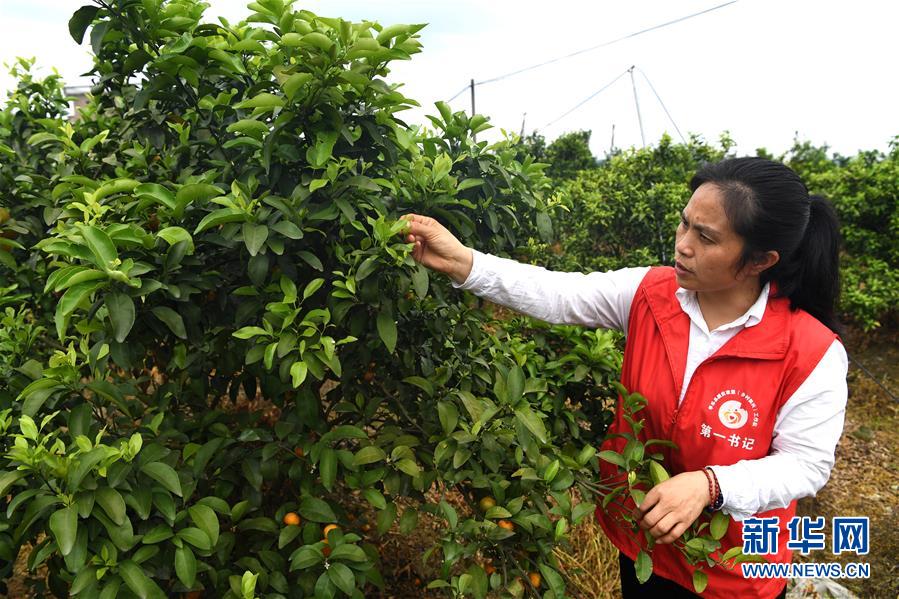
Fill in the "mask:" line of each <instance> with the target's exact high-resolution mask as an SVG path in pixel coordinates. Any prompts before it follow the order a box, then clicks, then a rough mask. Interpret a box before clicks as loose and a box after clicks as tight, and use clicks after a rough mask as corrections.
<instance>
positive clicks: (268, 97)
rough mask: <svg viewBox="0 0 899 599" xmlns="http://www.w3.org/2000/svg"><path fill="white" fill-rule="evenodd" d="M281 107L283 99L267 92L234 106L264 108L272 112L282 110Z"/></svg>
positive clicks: (239, 107)
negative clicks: (277, 109) (276, 109)
mask: <svg viewBox="0 0 899 599" xmlns="http://www.w3.org/2000/svg"><path fill="white" fill-rule="evenodd" d="M283 106H284V98H282V97H281V96H276V95H274V94H270V93H268V92H262V93H261V94H257V95H255V96H253V97H252V98H250V99H249V100H244V101H243V102H240V103H239V104H237V105H236V106H234V108H238V109H242V108H266V109H269V110H272V109H275V108H282V107H283Z"/></svg>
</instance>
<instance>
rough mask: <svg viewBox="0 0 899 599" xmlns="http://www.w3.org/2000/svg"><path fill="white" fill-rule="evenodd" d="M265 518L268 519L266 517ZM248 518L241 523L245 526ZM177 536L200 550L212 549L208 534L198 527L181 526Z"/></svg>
mask: <svg viewBox="0 0 899 599" xmlns="http://www.w3.org/2000/svg"><path fill="white" fill-rule="evenodd" d="M266 520H268V519H267V518H266ZM247 522H249V520H246V521H245V522H244V523H243V524H244V526H246V524H247ZM178 538H179V539H184V540H185V541H187V542H188V543H190V544H191V545H193V546H194V547H196V548H197V549H199V550H200V551H209V550H210V549H212V543H211V542H210V541H209V535H207V534H206V533H205V532H203V531H202V530H200V529H199V528H196V527H193V526H188V527H187V528H182V529H181V530H179V531H178Z"/></svg>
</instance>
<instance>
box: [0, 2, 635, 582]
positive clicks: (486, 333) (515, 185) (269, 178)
mask: <svg viewBox="0 0 899 599" xmlns="http://www.w3.org/2000/svg"><path fill="white" fill-rule="evenodd" d="M203 9H204V5H203V4H202V3H199V2H194V1H192V0H173V1H171V2H159V1H145V2H136V1H132V0H120V1H117V2H108V3H107V2H99V3H97V4H95V5H89V6H84V7H82V8H80V9H79V10H78V11H77V12H76V13H75V14H74V15H73V17H72V19H71V22H70V30H71V32H72V35H73V37H74V38H75V40H76V41H79V42H80V41H81V40H82V39H83V38H84V36H85V35H89V40H90V43H91V45H92V47H93V50H94V53H95V57H96V58H95V64H94V75H95V85H94V87H93V89H92V93H93V97H92V100H91V102H90V104H89V106H88V107H87V108H85V109H84V110H83V111H82V112H81V114H80V118H79V119H78V120H77V121H75V122H69V121H68V120H66V119H65V117H64V112H65V110H64V108H65V102H64V98H63V96H62V94H61V89H60V87H59V82H58V80H57V79H47V80H43V81H38V80H36V79H34V78H32V77H31V75H30V74H29V73H28V68H27V67H28V65H27V63H23V64H21V65H20V67H19V68H20V72H19V73H18V74H19V81H20V83H19V87H18V88H17V90H15V91H14V92H13V93H12V95H11V96H10V99H9V101H8V102H7V104H6V106H5V107H4V111H3V113H2V119H3V120H2V122H0V134H2V137H0V152H2V153H3V167H2V179H0V181H2V185H3V195H4V204H5V205H6V207H5V208H4V210H5V212H4V213H3V223H2V227H3V231H4V236H3V239H4V241H3V242H2V243H3V247H2V249H3V253H2V268H3V269H4V270H3V277H4V281H3V285H2V289H3V294H2V303H3V305H4V306H6V308H5V314H4V318H5V320H4V324H5V327H4V333H3V338H2V339H0V342H2V343H3V345H2V347H4V349H5V350H7V351H5V352H4V356H3V368H4V372H5V373H6V374H7V375H8V376H6V377H4V381H3V382H2V383H0V385H2V390H0V402H2V404H0V432H2V434H3V437H2V439H3V441H2V443H3V457H2V465H3V474H2V475H0V497H4V498H5V501H6V509H5V510H4V513H3V514H2V515H0V553H2V557H3V558H4V559H3V561H4V563H5V564H9V565H8V566H4V568H5V571H4V574H8V573H9V570H10V568H11V564H12V562H13V560H14V559H15V557H16V555H17V554H18V550H19V548H20V547H21V546H22V545H23V544H25V543H29V544H30V545H31V549H30V551H29V553H28V558H27V565H28V566H29V567H30V568H37V567H38V566H40V565H42V564H46V565H48V566H49V577H48V584H49V587H50V590H51V591H52V592H53V593H55V594H57V595H58V596H64V595H75V596H102V597H117V596H130V595H137V596H140V597H146V596H164V595H170V594H172V593H178V592H184V593H187V592H190V591H196V590H200V589H203V590H205V591H206V592H207V593H208V594H209V596H252V595H254V594H257V595H261V596H313V595H314V596H320V597H331V596H354V597H361V596H363V589H365V588H366V586H367V585H375V586H383V584H384V581H383V578H382V575H381V573H380V569H379V555H378V551H377V537H378V535H379V534H383V533H385V532H387V530H388V529H390V528H391V527H393V526H398V527H399V528H400V529H401V530H403V531H409V530H411V529H412V528H414V527H415V526H416V523H417V520H418V519H419V518H420V517H426V516H427V517H433V518H437V519H440V520H442V521H443V522H444V523H445V534H444V535H443V536H442V538H439V539H436V540H435V550H436V552H437V553H436V554H435V557H437V558H438V562H439V564H440V567H439V568H438V570H437V571H436V574H435V577H434V578H435V580H434V581H433V583H432V584H433V586H434V587H446V588H447V589H448V592H450V593H452V594H456V595H463V594H472V593H473V594H475V595H477V596H484V595H485V594H486V593H487V591H488V588H492V589H498V590H499V589H507V592H511V593H513V594H515V593H517V594H518V595H521V594H523V593H524V592H525V585H527V586H528V588H530V590H531V591H536V592H540V593H541V594H542V593H543V592H552V593H555V596H562V594H563V592H564V591H563V588H564V583H563V582H562V579H561V577H560V575H559V573H558V572H557V571H556V570H555V569H554V567H553V561H552V558H551V550H552V547H553V546H554V545H555V544H556V543H557V542H559V541H561V540H563V539H564V536H565V532H566V529H567V526H568V523H570V522H572V521H575V520H577V519H579V518H581V517H583V516H584V515H586V514H587V513H588V512H589V511H590V510H589V508H587V507H584V506H582V507H581V508H580V509H579V508H577V507H573V506H572V505H571V501H570V498H569V495H568V493H569V491H570V490H571V489H572V487H573V486H574V484H575V473H590V472H593V470H594V466H595V458H594V455H593V454H594V450H593V449H592V447H593V445H594V444H595V443H596V442H597V439H598V437H599V435H601V432H602V430H603V423H604V422H607V420H608V419H607V418H604V417H603V416H602V411H601V410H593V411H594V412H596V414H594V416H595V419H594V420H595V423H596V427H595V428H594V429H593V430H592V431H589V430H587V429H588V427H589V418H588V416H587V415H586V414H585V413H584V412H582V411H579V410H578V409H577V407H576V406H575V407H572V406H571V405H566V404H565V401H566V399H567V397H568V393H567V392H566V386H568V385H570V384H572V385H584V384H585V383H587V382H588V381H589V382H591V384H590V385H589V387H590V388H591V389H592V390H591V391H589V396H590V397H589V398H592V397H602V396H603V395H604V394H605V395H606V396H611V394H612V391H611V388H610V387H609V385H608V382H609V380H610V378H611V377H614V375H615V372H616V369H617V365H618V364H617V360H618V359H619V358H618V354H617V352H616V351H615V349H614V346H613V343H612V342H611V340H610V338H608V336H605V335H602V334H592V333H590V334H587V336H586V337H585V338H584V340H582V339H581V337H580V335H574V336H572V334H571V333H570V332H565V333H562V332H552V331H546V332H544V333H542V334H541V335H540V339H541V341H540V342H536V341H534V340H530V341H527V342H526V341H524V340H523V339H522V338H521V337H520V336H518V337H514V338H513V337H510V336H509V335H506V334H504V333H502V332H501V331H497V330H496V329H495V328H491V325H490V322H491V320H490V318H489V315H488V314H487V313H485V312H484V311H483V310H481V309H479V308H478V307H477V306H469V305H467V304H466V303H465V302H464V301H462V300H463V297H462V296H461V295H460V294H459V293H458V292H454V291H451V290H450V289H449V286H448V285H447V282H446V281H444V280H433V279H432V278H431V277H430V276H429V274H428V273H427V272H426V271H425V270H424V269H423V268H421V267H418V266H417V265H415V263H414V261H413V260H412V259H411V257H410V256H409V247H408V246H407V245H406V244H404V243H402V240H401V237H400V236H399V235H398V234H399V233H400V232H401V229H402V226H403V225H402V223H401V222H398V221H397V217H398V216H399V215H400V214H402V213H404V212H408V211H412V210H415V211H419V212H424V213H428V214H432V215H434V216H436V217H438V218H441V219H443V220H444V222H447V223H448V224H449V225H450V226H452V227H453V228H454V230H455V231H457V232H458V233H459V235H460V237H462V238H463V239H465V240H466V241H468V242H471V243H477V244H478V245H479V246H480V247H484V248H485V249H488V250H490V251H494V252H498V253H504V252H508V251H510V250H511V249H513V248H514V247H515V246H516V245H517V244H519V243H520V240H519V239H518V237H517V235H518V231H519V229H520V228H521V227H522V226H523V225H529V224H531V221H532V220H533V219H535V218H536V215H539V214H541V212H543V211H545V208H546V206H545V202H544V199H543V195H542V190H543V189H544V187H545V185H546V180H545V178H544V177H543V176H542V166H540V165H537V164H534V163H533V161H532V160H524V161H519V160H516V159H515V152H514V150H513V149H512V148H511V147H510V144H509V143H508V142H501V143H499V144H495V145H492V146H488V145H487V144H486V143H483V142H482V143H475V142H474V141H473V140H472V136H473V134H474V133H477V132H479V131H482V130H483V129H484V128H486V127H488V126H489V125H488V124H487V122H486V119H485V118H483V117H480V116H474V117H471V118H469V117H468V116H466V115H464V114H463V113H453V112H452V111H451V110H450V109H449V108H448V107H447V106H445V105H443V104H438V106H437V108H438V110H437V112H438V114H437V115H435V116H433V117H432V123H433V125H434V130H424V129H421V128H417V127H411V126H409V125H408V124H406V123H405V122H403V121H402V120H401V119H400V118H399V116H398V114H399V113H400V111H402V110H403V109H406V108H408V107H410V106H412V105H415V102H414V101H413V100H411V99H408V98H406V97H404V96H403V95H402V94H401V93H400V92H399V91H398V89H397V86H395V85H389V84H387V83H385V81H384V77H385V76H386V74H387V72H388V69H387V65H388V64H389V63H390V62H391V61H393V60H399V59H408V58H409V57H410V56H411V55H412V54H414V53H416V52H418V51H419V48H420V44H419V42H418V41H417V39H416V37H417V36H416V32H417V31H419V29H420V28H421V26H419V25H394V26H390V27H382V26H380V25H378V24H376V23H371V22H361V23H351V22H348V21H344V20H342V19H337V18H324V17H319V16H316V15H314V14H312V13H310V12H308V11H297V10H294V9H293V8H292V7H291V6H289V5H285V4H284V3H282V2H281V1H280V0H264V1H262V2H259V3H253V4H251V5H250V9H251V11H252V13H251V14H250V15H249V16H248V18H247V20H246V21H242V22H240V23H236V24H231V23H229V22H227V21H225V20H220V21H219V22H218V23H204V22H202V16H203ZM6 232H10V234H9V235H6ZM548 339H555V340H556V341H555V344H556V347H551V346H550V343H549V341H548ZM572 344H587V345H590V346H591V347H593V346H595V345H596V344H598V346H597V347H598V348H599V351H591V352H587V353H585V354H584V355H583V356H581V357H571V358H568V359H561V357H562V355H563V354H564V351H565V348H566V347H571V346H572ZM547 364H549V366H548V367H547ZM543 367H546V368H543ZM548 373H552V376H548ZM242 398H245V399H244V400H243V403H241V401H242ZM585 399H587V398H586V397H585ZM260 405H261V406H263V407H262V408H259V409H256V408H257V407H259V406H260ZM435 489H440V490H444V491H446V490H453V491H454V492H455V493H456V494H457V496H459V497H463V498H464V499H465V501H466V502H468V506H469V507H470V508H471V509H467V510H466V509H464V507H465V506H464V505H463V506H461V508H462V509H459V507H460V506H457V507H453V506H451V505H450V503H448V502H447V501H446V500H444V499H443V498H442V496H441V494H440V493H437V494H435V493H434V490H435ZM478 505H480V507H481V508H484V509H479V508H478ZM360 512H364V517H365V518H367V517H368V516H369V515H370V516H371V520H372V523H371V524H373V525H374V526H373V527H369V525H368V524H367V523H366V524H364V525H363V524H362V523H361V520H362V517H357V515H358V513H360ZM431 514H432V516H431ZM488 570H489V571H490V574H489V575H488ZM245 573H246V575H244V574H245ZM528 574H532V576H528ZM535 583H536V584H535ZM548 589H551V591H548Z"/></svg>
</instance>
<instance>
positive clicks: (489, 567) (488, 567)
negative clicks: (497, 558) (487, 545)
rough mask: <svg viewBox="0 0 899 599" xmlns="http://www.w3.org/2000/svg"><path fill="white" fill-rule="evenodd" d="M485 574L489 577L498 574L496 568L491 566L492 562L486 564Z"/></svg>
mask: <svg viewBox="0 0 899 599" xmlns="http://www.w3.org/2000/svg"><path fill="white" fill-rule="evenodd" d="M484 572H486V573H487V576H490V575H491V574H493V573H494V572H496V566H494V565H493V564H491V563H490V562H488V563H486V564H484Z"/></svg>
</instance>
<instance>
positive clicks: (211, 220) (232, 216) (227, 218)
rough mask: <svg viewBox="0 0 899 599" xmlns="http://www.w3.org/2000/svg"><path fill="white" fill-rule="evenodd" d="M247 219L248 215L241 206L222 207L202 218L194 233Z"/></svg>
mask: <svg viewBox="0 0 899 599" xmlns="http://www.w3.org/2000/svg"><path fill="white" fill-rule="evenodd" d="M245 220H247V215H246V213H245V212H244V211H243V210H241V209H240V208H221V209H219V210H213V211H212V212H210V213H209V214H207V215H206V216H204V217H203V220H201V221H200V224H198V225H197V228H196V229H194V235H196V234H197V233H201V232H203V231H205V230H206V229H209V228H211V227H216V226H218V225H223V224H226V223H236V222H242V221H245Z"/></svg>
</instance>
